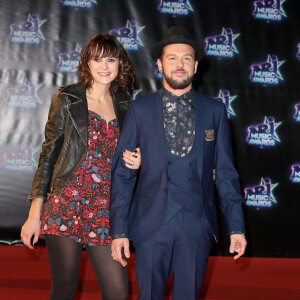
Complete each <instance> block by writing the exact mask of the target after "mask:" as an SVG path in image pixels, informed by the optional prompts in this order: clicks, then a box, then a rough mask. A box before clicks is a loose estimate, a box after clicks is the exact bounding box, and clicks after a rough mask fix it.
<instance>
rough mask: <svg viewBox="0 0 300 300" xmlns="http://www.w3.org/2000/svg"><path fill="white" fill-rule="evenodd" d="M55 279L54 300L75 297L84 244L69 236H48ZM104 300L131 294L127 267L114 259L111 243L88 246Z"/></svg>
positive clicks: (52, 272)
mask: <svg viewBox="0 0 300 300" xmlns="http://www.w3.org/2000/svg"><path fill="white" fill-rule="evenodd" d="M45 240H46V244H47V250H48V259H49V264H50V269H51V275H52V282H51V293H50V297H49V299H50V300H69V299H70V300H71V299H73V296H74V294H75V293H76V289H77V283H78V276H79V266H80V260H81V251H82V244H80V243H76V242H74V241H73V240H70V239H68V238H64V237H59V236H54V235H45ZM86 250H87V254H88V257H89V259H90V261H91V263H92V266H93V268H94V271H95V273H96V276H97V279H98V283H99V287H100V290H101V295H102V299H103V300H123V299H124V300H125V299H127V297H128V277H127V269H126V268H123V267H122V266H121V265H120V264H119V263H117V262H115V261H113V260H112V258H111V250H110V246H86Z"/></svg>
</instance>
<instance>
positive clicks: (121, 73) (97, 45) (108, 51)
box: [77, 33, 134, 95]
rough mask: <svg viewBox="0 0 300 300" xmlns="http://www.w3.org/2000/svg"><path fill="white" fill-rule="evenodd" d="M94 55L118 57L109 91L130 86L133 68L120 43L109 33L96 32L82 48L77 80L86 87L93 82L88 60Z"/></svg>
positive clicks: (120, 89)
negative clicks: (115, 73)
mask: <svg viewBox="0 0 300 300" xmlns="http://www.w3.org/2000/svg"><path fill="white" fill-rule="evenodd" d="M95 57H96V58H101V57H116V58H118V59H119V70H118V75H117V77H116V78H115V79H114V80H113V81H112V83H111V85H110V91H111V93H112V94H113V95H114V94H117V93H119V92H121V91H124V90H127V89H128V88H129V87H131V86H132V84H133V80H134V70H133V67H132V65H131V63H130V60H129V57H128V54H127V52H126V51H125V49H124V48H123V46H122V44H121V43H120V42H119V41H118V40H117V38H116V37H115V36H113V35H111V34H108V33H97V34H95V35H94V36H93V37H91V38H90V39H89V41H88V42H87V43H86V44H85V46H84V47H83V48H82V50H81V52H80V59H79V65H78V67H77V72H78V74H79V82H80V83H81V84H82V85H83V86H84V87H85V88H86V89H89V88H91V87H92V85H93V83H94V79H93V76H92V74H91V72H90V68H89V66H88V62H89V61H90V60H91V59H94V58H95Z"/></svg>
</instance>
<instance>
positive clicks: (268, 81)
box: [249, 55, 285, 85]
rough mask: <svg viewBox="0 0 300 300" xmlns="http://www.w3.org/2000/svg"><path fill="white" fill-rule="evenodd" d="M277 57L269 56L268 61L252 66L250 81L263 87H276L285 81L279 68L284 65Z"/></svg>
mask: <svg viewBox="0 0 300 300" xmlns="http://www.w3.org/2000/svg"><path fill="white" fill-rule="evenodd" d="M284 62H285V61H284V60H282V61H279V60H278V58H277V56H276V55H268V58H267V61H264V62H259V63H255V64H252V65H251V66H250V76H249V78H250V80H251V81H252V82H254V83H262V84H263V85H276V84H279V83H280V81H283V77H282V75H281V73H280V71H279V68H280V67H281V66H282V65H283V64H284Z"/></svg>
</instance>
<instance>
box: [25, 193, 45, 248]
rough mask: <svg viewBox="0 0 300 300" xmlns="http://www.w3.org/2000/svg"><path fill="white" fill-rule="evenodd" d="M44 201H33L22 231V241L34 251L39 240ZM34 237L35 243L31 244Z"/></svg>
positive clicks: (35, 199) (39, 199)
mask: <svg viewBox="0 0 300 300" xmlns="http://www.w3.org/2000/svg"><path fill="white" fill-rule="evenodd" d="M43 200H44V199H43V198H34V199H33V200H32V202H31V207H30V211H29V215H28V218H27V220H26V222H25V223H24V225H23V226H22V229H21V240H22V242H23V244H24V245H25V246H27V247H28V248H29V249H33V246H34V244H35V243H36V242H37V241H38V239H39V235H40V227H41V221H40V215H41V209H42V205H43ZM32 237H33V241H32V243H31V239H32Z"/></svg>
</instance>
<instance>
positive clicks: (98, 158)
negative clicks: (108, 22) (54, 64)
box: [21, 34, 140, 300]
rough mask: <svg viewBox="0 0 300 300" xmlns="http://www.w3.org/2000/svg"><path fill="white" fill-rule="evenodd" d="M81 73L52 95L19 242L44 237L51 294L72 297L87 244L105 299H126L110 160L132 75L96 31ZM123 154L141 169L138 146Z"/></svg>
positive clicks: (119, 51) (120, 52)
mask: <svg viewBox="0 0 300 300" xmlns="http://www.w3.org/2000/svg"><path fill="white" fill-rule="evenodd" d="M78 73H79V75H80V82H79V83H77V84H73V85H70V86H66V87H64V88H61V89H60V90H59V91H58V92H57V93H56V94H55V96H54V97H53V99H52V102H51V106H50V111H49V116H48V121H47V124H46V127H45V141H44V143H43V149H42V153H41V155H40V160H39V166H38V169H37V172H36V174H35V178H34V181H33V185H32V191H31V195H30V196H29V199H30V200H32V204H31V208H30V212H29V216H28V219H27V221H26V222H25V224H24V225H23V227H22V230H21V239H22V241H23V243H24V244H25V245H26V246H27V247H29V248H30V249H33V246H34V244H35V243H36V242H37V240H38V237H39V235H40V234H41V235H42V236H43V237H44V238H45V240H46V245H47V250H48V258H49V263H50V269H51V274H52V285H51V293H50V299H55V300H59V299H73V296H74V294H75V292H76V288H77V282H78V273H79V265H80V259H81V251H82V246H83V245H84V246H85V247H86V250H87V253H88V256H89V259H90V261H91V263H92V265H93V268H94V270H95V273H96V275H97V279H98V283H99V286H100V289H101V294H102V298H103V299H117V300H121V299H127V296H128V280H127V270H126V268H122V266H121V265H120V264H119V263H117V262H115V261H113V260H112V258H111V250H110V244H111V238H110V236H109V223H108V222H109V221H108V217H109V216H108V205H109V196H110V171H111V162H112V158H113V154H114V151H115V147H116V144H117V140H118V137H119V131H120V130H121V129H122V123H123V120H124V116H125V112H126V109H127V105H128V102H129V101H130V98H129V96H128V95H127V94H126V93H125V89H126V88H127V87H128V86H129V85H130V84H131V83H132V82H133V75H134V72H133V68H132V66H131V64H130V61H129V58H128V55H127V53H126V51H125V50H124V48H123V47H122V45H121V44H120V43H119V42H118V41H117V39H116V38H115V37H114V36H112V35H109V34H97V35H95V36H93V37H92V38H91V39H90V40H89V41H88V43H87V44H86V45H85V46H84V47H83V49H82V51H81V54H80V63H79V66H78ZM123 159H124V163H125V165H126V167H128V168H131V169H138V168H139V166H140V152H139V149H135V151H134V152H130V151H127V150H125V151H124V154H123ZM40 216H41V218H40ZM32 238H33V241H32V244H31V239H32Z"/></svg>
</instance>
